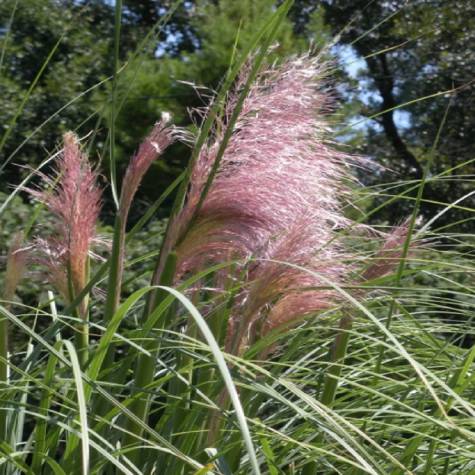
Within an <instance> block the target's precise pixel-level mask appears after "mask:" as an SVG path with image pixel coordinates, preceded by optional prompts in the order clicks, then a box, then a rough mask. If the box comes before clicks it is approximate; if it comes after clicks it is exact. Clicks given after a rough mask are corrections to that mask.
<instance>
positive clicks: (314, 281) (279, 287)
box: [226, 216, 349, 349]
mask: <svg viewBox="0 0 475 475" xmlns="http://www.w3.org/2000/svg"><path fill="white" fill-rule="evenodd" d="M331 238H332V234H330V233H329V232H328V230H325V226H324V225H323V223H321V222H319V219H318V217H313V216H304V217H303V218H300V219H298V220H295V222H294V223H293V224H292V225H291V227H290V229H289V230H288V231H287V232H285V233H284V234H283V235H282V236H281V237H280V238H278V239H276V240H275V241H274V242H272V243H270V244H269V246H268V248H267V249H266V250H265V251H264V252H263V253H262V255H261V256H260V258H257V259H256V262H255V263H254V265H252V264H251V266H250V268H249V273H248V281H249V284H248V289H247V292H246V297H245V299H243V305H242V306H241V308H240V309H238V311H236V312H235V314H234V316H233V317H232V319H231V322H230V325H229V327H228V329H227V338H226V340H227V342H228V346H229V342H231V341H234V342H236V336H235V334H234V332H235V329H236V328H237V327H240V328H243V329H244V330H246V331H245V332H243V333H242V335H241V336H238V340H239V339H242V338H244V337H245V335H247V337H246V338H250V339H251V340H252V338H253V337H252V335H253V331H257V330H256V328H254V327H256V325H255V322H256V321H258V320H260V321H261V322H262V325H261V329H260V334H261V335H262V334H266V333H268V332H269V331H270V330H272V329H274V328H277V327H280V326H281V325H284V324H285V326H291V325H292V324H293V322H295V321H299V319H300V318H302V317H305V316H308V315H310V314H315V313H317V312H320V311H322V310H325V309H328V308H330V307H331V306H333V305H335V304H336V303H338V294H337V293H336V292H334V291H333V290H332V289H328V283H327V281H330V282H333V283H337V284H340V285H341V284H342V283H343V282H344V280H345V276H346V275H347V274H348V273H349V265H348V264H347V261H348V260H349V259H348V258H349V256H348V255H347V254H346V253H345V252H344V251H343V250H342V249H340V247H339V245H337V244H335V242H332V240H331ZM243 315H244V319H245V321H243ZM236 320H238V321H239V322H240V324H238V323H237V322H236ZM242 346H243V342H242V341H240V342H239V347H242ZM230 348H231V347H230V346H229V348H228V349H230ZM234 348H235V349H236V346H235V347H234Z"/></svg>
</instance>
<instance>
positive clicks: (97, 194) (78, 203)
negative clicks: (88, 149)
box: [29, 132, 101, 310]
mask: <svg viewBox="0 0 475 475" xmlns="http://www.w3.org/2000/svg"><path fill="white" fill-rule="evenodd" d="M42 177H43V180H44V182H45V185H46V187H45V189H44V190H29V191H30V193H31V194H32V195H33V196H34V197H35V198H37V199H38V200H40V201H41V202H42V203H44V204H45V206H46V207H47V209H48V210H49V211H50V212H51V213H52V214H53V215H54V216H55V218H56V227H55V234H54V236H48V237H47V238H39V239H37V247H38V248H39V249H40V250H41V251H42V253H43V259H42V262H43V263H44V264H45V265H46V267H47V268H48V271H49V275H50V279H51V281H52V283H53V285H55V286H56V288H57V289H58V291H59V292H60V293H61V294H62V295H63V297H64V298H65V299H66V300H67V301H71V299H72V298H73V297H74V295H77V294H79V293H80V292H81V290H82V289H83V288H84V286H85V285H86V282H87V261H88V256H89V254H90V249H91V245H92V244H93V242H94V241H95V239H96V222H97V219H98V217H99V212H100V207H101V190H100V189H99V186H98V184H97V178H98V175H97V172H96V171H95V170H93V169H92V167H91V165H90V164H89V161H88V159H87V157H86V156H85V155H84V154H83V153H82V152H81V150H80V148H79V141H78V138H77V137H76V135H75V134H73V133H72V132H67V133H66V134H64V148H63V151H62V153H61V155H60V158H59V161H58V165H57V169H56V171H55V173H54V175H53V176H51V177H48V176H44V175H42ZM69 281H70V282H71V285H72V289H71V288H70V287H69V284H68V282H69ZM71 291H72V292H73V294H74V295H71ZM82 310H84V309H82Z"/></svg>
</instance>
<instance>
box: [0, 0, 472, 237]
mask: <svg viewBox="0 0 475 475" xmlns="http://www.w3.org/2000/svg"><path fill="white" fill-rule="evenodd" d="M277 3H278V2H276V1H275V0H242V1H239V2H237V1H234V0H191V1H189V0H187V1H182V2H173V1H156V0H137V1H132V0H126V1H124V5H123V17H122V31H121V40H120V48H121V60H122V62H123V64H124V65H126V66H125V67H124V68H123V69H122V70H121V73H120V75H119V80H118V96H119V98H120V102H121V104H122V107H121V109H120V111H119V113H118V116H117V118H116V149H115V153H116V156H117V158H118V163H119V168H120V170H119V176H120V171H121V170H123V168H124V167H125V165H126V163H127V160H128V157H129V156H130V155H131V154H133V152H134V150H135V149H136V147H137V145H138V144H139V143H140V140H141V139H142V138H143V137H144V135H145V134H146V132H147V130H148V129H149V128H150V126H151V125H152V124H153V123H154V122H155V121H156V120H157V119H158V118H159V117H160V115H161V113H162V112H164V111H166V112H170V113H171V114H172V116H173V120H174V122H175V123H177V124H180V125H184V126H189V127H190V128H193V127H194V124H196V123H198V122H199V120H200V117H199V116H198V115H197V114H194V115H193V116H190V113H189V109H190V108H191V107H200V106H204V105H206V103H207V101H208V99H209V97H210V94H211V93H212V91H213V90H214V89H215V88H216V87H217V86H218V85H219V82H220V80H221V79H222V77H223V75H224V73H225V71H226V69H227V67H228V66H229V64H230V61H231V58H232V55H233V50H234V48H235V47H236V49H237V50H238V51H240V50H243V49H244V48H245V47H246V46H247V45H248V43H249V40H250V38H251V35H252V34H253V32H255V31H256V29H257V28H258V27H259V24H260V22H261V21H263V19H265V18H266V17H267V15H268V14H269V12H271V11H272V10H273V9H274V8H275V6H276V4H277ZM113 29H114V2H113V1H110V0H89V1H84V0H3V1H2V2H1V3H0V51H1V66H0V67H1V69H0V90H1V91H2V101H3V107H2V108H1V109H0V153H1V157H2V162H3V163H5V162H9V165H8V166H6V167H5V168H4V169H2V174H1V176H0V183H1V188H2V189H3V190H4V191H7V187H8V186H9V185H16V184H18V182H19V177H20V176H21V175H23V174H24V173H26V172H25V169H24V168H20V167H18V165H22V166H25V165H28V166H32V167H34V166H37V165H38V164H39V163H40V162H41V161H42V160H44V159H45V158H46V157H47V156H48V155H49V154H51V153H52V152H54V151H55V146H56V145H57V144H58V141H59V140H60V137H61V134H62V133H63V132H64V131H66V130H70V129H73V130H76V131H77V132H78V133H79V134H80V135H81V136H83V137H88V142H87V143H88V147H89V151H90V153H91V156H92V157H96V158H97V159H99V160H101V161H102V167H103V171H104V174H107V173H108V170H107V163H108V160H107V158H108V142H107V140H108V139H107V136H108V135H107V132H108V128H109V126H110V117H111V114H110V108H109V103H110V97H111V87H110V81H107V78H108V77H110V74H111V72H112V68H113V65H112V62H113V60H112V58H113V54H112V52H113ZM147 35H149V36H148V40H147V41H143V40H144V38H146V37H147ZM331 43H332V44H333V46H332V47H331V48H330V50H329V52H328V54H327V56H329V57H331V59H332V61H333V64H334V65H335V66H336V68H335V69H336V71H335V74H334V75H333V78H332V82H333V84H334V85H336V88H335V95H336V98H337V104H338V105H339V106H338V109H337V111H336V112H337V114H336V115H335V116H336V120H337V124H338V126H337V130H338V131H339V134H338V138H339V140H341V141H342V142H343V143H346V144H349V145H350V147H351V148H350V150H351V151H354V152H357V153H361V154H363V155H365V156H369V157H370V158H371V159H372V160H373V161H375V162H376V163H378V164H381V165H383V166H384V167H385V168H384V169H380V171H379V172H375V173H374V174H372V175H371V176H368V175H367V174H365V175H364V176H362V181H363V182H364V183H365V184H366V185H384V184H385V183H388V182H393V181H399V180H401V181H403V180H406V181H407V180H411V179H419V178H421V176H422V172H423V168H424V166H425V163H426V161H427V159H428V156H429V154H430V150H431V147H432V144H433V143H434V141H435V140H436V136H437V130H438V128H439V125H440V122H441V118H442V116H443V115H444V112H445V110H446V108H447V103H448V100H449V99H448V98H449V97H450V101H451V103H450V108H449V112H448V119H447V122H446V124H445V127H444V129H443V132H442V135H441V138H440V142H439V146H438V147H437V150H436V151H435V157H434V162H433V167H432V170H431V174H437V173H441V172H443V171H444V170H446V169H448V168H449V167H455V166H457V165H461V164H463V163H465V162H467V161H469V160H471V159H473V147H472V145H473V130H474V126H475V123H474V122H475V118H474V114H473V109H474V105H475V104H474V93H473V90H474V78H475V51H474V49H473V47H470V45H472V46H473V44H475V4H474V3H473V2H471V1H470V0H451V1H449V2H447V1H444V0H430V1H427V0H410V1H406V0H393V1H384V2H383V1H372V2H371V1H370V2H369V1H367V0H357V1H349V0H320V1H318V0H296V1H295V3H294V6H293V8H292V11H291V15H290V16H289V18H288V19H287V20H286V22H285V23H284V25H283V28H282V29H281V31H280V34H279V41H278V45H276V47H275V48H274V50H273V56H274V57H273V58H269V60H270V61H272V60H279V59H281V58H284V57H286V56H288V55H289V54H292V53H294V52H299V51H300V52H301V51H304V50H306V49H308V48H309V46H312V47H313V48H315V49H317V50H319V49H321V48H322V47H324V46H325V45H329V44H331ZM101 81H105V82H103V83H101ZM190 83H193V84H194V85H195V87H192V86H191V85H190ZM207 88H208V89H207ZM454 89H455V92H454ZM443 91H452V92H451V93H450V92H447V94H439V93H441V92H443ZM434 94H437V95H435V96H434V97H431V98H429V99H426V100H418V99H422V98H424V97H426V96H433V95H434ZM411 101H415V102H413V103H411V104H410V105H407V106H402V107H400V106H401V105H403V104H406V103H408V102H411ZM384 111H387V112H384ZM383 112H384V113H383ZM354 124H357V125H354ZM188 157H189V151H188V149H187V147H186V146H183V145H177V146H175V147H174V148H172V149H171V150H170V151H169V152H168V153H167V156H166V159H165V160H160V161H158V162H157V163H156V164H155V166H154V168H153V169H152V171H151V172H150V173H149V174H148V175H147V178H146V180H145V182H144V185H143V186H142V189H141V194H140V197H139V200H138V201H137V203H138V204H136V206H135V215H136V216H138V215H139V214H141V211H142V210H143V205H144V204H146V203H147V202H150V201H152V200H153V199H154V198H156V197H157V196H159V195H160V194H161V192H163V190H164V189H165V187H166V186H167V185H168V184H169V183H171V181H172V180H173V179H174V178H175V177H176V176H177V175H178V174H179V172H180V171H181V170H182V169H183V167H184V165H185V163H186V161H187V159H188ZM383 170H386V171H383ZM462 173H463V174H470V173H473V163H469V164H467V165H466V166H464V167H461V168H460V169H457V170H456V171H454V172H452V174H451V175H454V176H453V178H452V179H451V176H450V175H449V176H447V177H446V178H447V179H446V180H438V181H437V183H429V184H428V186H426V190H425V195H424V198H425V201H424V203H423V206H422V210H421V213H422V214H423V215H426V216H428V215H434V213H436V212H437V210H438V209H440V205H439V204H438V203H440V202H444V203H447V202H453V201H455V200H457V199H459V198H460V197H462V196H464V195H466V194H467V193H468V192H469V191H470V190H468V189H467V187H468V185H467V183H465V184H463V183H462V182H461V181H460V180H457V177H456V176H455V175H460V174H462ZM108 204H109V205H110V204H111V203H108ZM365 204H366V205H367V206H374V205H375V203H374V202H372V201H371V200H366V202H365ZM376 204H377V203H376ZM406 205H407V208H406ZM461 205H462V206H461V208H460V209H457V208H454V209H453V210H452V211H453V212H451V213H450V216H447V219H448V220H449V221H447V222H451V223H454V222H459V224H458V226H459V228H464V230H467V229H471V223H472V221H470V220H469V218H467V216H466V213H465V212H464V209H463V206H465V207H470V200H465V201H463V202H462V203H461ZM472 205H473V202H472ZM472 207H473V206H472ZM105 209H106V211H105V213H104V216H103V218H104V221H105V222H106V223H107V222H108V213H107V207H106V208H105ZM409 212H410V200H397V204H395V205H394V206H389V207H386V208H384V211H382V212H381V213H379V214H376V215H374V216H373V219H375V220H377V221H389V222H394V221H397V220H398V219H400V217H402V216H405V215H407V214H408V213H409ZM132 218H133V217H132ZM442 219H443V218H442ZM443 222H444V221H440V224H443Z"/></svg>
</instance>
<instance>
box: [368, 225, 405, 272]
mask: <svg viewBox="0 0 475 475" xmlns="http://www.w3.org/2000/svg"><path fill="white" fill-rule="evenodd" d="M408 232H409V220H406V221H405V222H404V223H402V224H400V225H399V226H396V227H394V228H393V229H392V230H391V231H390V232H389V233H388V234H387V235H386V239H385V241H384V243H383V245H382V246H381V249H380V250H379V251H378V253H377V254H376V256H375V257H374V258H373V260H374V262H373V263H372V264H371V265H370V266H369V267H368V268H367V269H366V270H365V271H364V272H363V278H364V279H365V280H372V279H377V278H379V277H384V276H385V275H388V274H390V273H391V272H393V271H394V269H395V268H396V267H397V265H398V264H399V261H400V259H401V257H402V254H403V248H404V243H405V242H406V239H407V233H408ZM413 248H414V243H411V249H413Z"/></svg>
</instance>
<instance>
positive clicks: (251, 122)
mask: <svg viewBox="0 0 475 475" xmlns="http://www.w3.org/2000/svg"><path fill="white" fill-rule="evenodd" d="M324 72H325V66H322V65H321V64H320V62H319V60H318V58H312V57H310V56H304V57H299V58H297V59H294V60H293V61H289V62H288V63H285V64H284V65H283V66H281V67H279V68H273V69H271V70H269V71H265V72H263V73H262V74H261V75H260V76H259V78H258V80H257V82H256V84H255V85H254V86H253V87H252V88H251V91H250V93H249V95H248V97H247V99H246V100H245V102H244V106H243V110H242V112H241V114H240V117H239V119H238V121H237V124H236V126H235V129H234V132H233V136H232V137H231V140H230V141H229V144H228V147H227V149H226V151H225V154H224V157H223V159H222V162H221V166H220V169H219V170H218V173H217V176H216V178H215V180H214V182H213V184H212V186H211V188H210V190H209V192H208V194H207V196H206V199H205V200H204V203H203V205H202V207H201V209H200V210H199V213H198V215H197V216H195V223H194V225H193V227H192V229H191V230H190V232H189V233H188V234H187V236H186V237H184V238H183V241H182V243H181V244H180V245H179V247H178V256H179V261H180V262H179V266H180V270H181V271H182V272H186V271H188V270H193V269H196V268H198V267H200V266H201V265H203V264H204V262H210V261H211V262H212V261H216V260H223V259H226V258H230V257H231V256H234V257H240V258H245V257H249V256H251V255H253V254H254V253H255V251H256V249H259V248H261V247H263V246H265V245H266V243H267V241H268V240H269V239H270V238H271V237H272V236H275V235H277V234H279V233H281V232H282V231H283V230H286V229H287V228H288V225H289V222H290V221H291V220H292V219H293V218H294V217H296V216H303V215H304V214H311V215H314V216H319V219H320V220H321V222H324V221H328V223H331V224H330V225H333V226H342V225H344V224H345V222H346V220H345V219H344V218H343V216H342V215H341V213H340V212H339V206H340V205H339V202H340V199H341V197H342V196H343V195H344V194H345V189H344V187H343V186H342V178H343V177H346V176H347V175H348V174H347V170H346V167H347V165H348V164H349V163H350V162H351V158H350V157H348V156H347V155H345V154H343V153H341V152H337V151H336V150H334V149H333V148H332V147H331V146H330V144H328V143H327V141H326V138H325V136H326V128H327V126H326V124H325V123H324V122H323V120H322V115H323V114H324V113H325V112H327V111H328V108H329V101H328V98H327V94H326V93H325V91H323V90H322V88H321V86H320V85H319V80H320V79H321V77H322V75H323V74H324ZM230 102H231V103H233V102H234V100H233V99H232V98H231V100H230ZM219 138H220V137H218V138H217V140H216V143H214V144H213V145H211V146H209V147H207V148H205V149H204V150H203V152H202V153H201V155H200V157H199V159H198V162H197V165H196V167H195V170H194V171H193V176H192V183H191V189H190V193H189V196H188V202H187V204H186V206H185V208H184V210H183V212H182V215H181V217H180V218H181V220H182V221H184V222H186V221H187V220H189V219H190V217H191V216H192V215H193V212H194V207H195V206H196V204H197V202H198V199H199V196H200V194H201V191H202V189H203V184H204V183H205V182H206V178H207V175H208V173H209V170H210V168H211V166H212V164H213V162H214V159H215V156H216V152H217V149H218V145H219ZM303 177H305V179H303ZM182 228H183V226H182ZM178 234H179V233H178Z"/></svg>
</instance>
